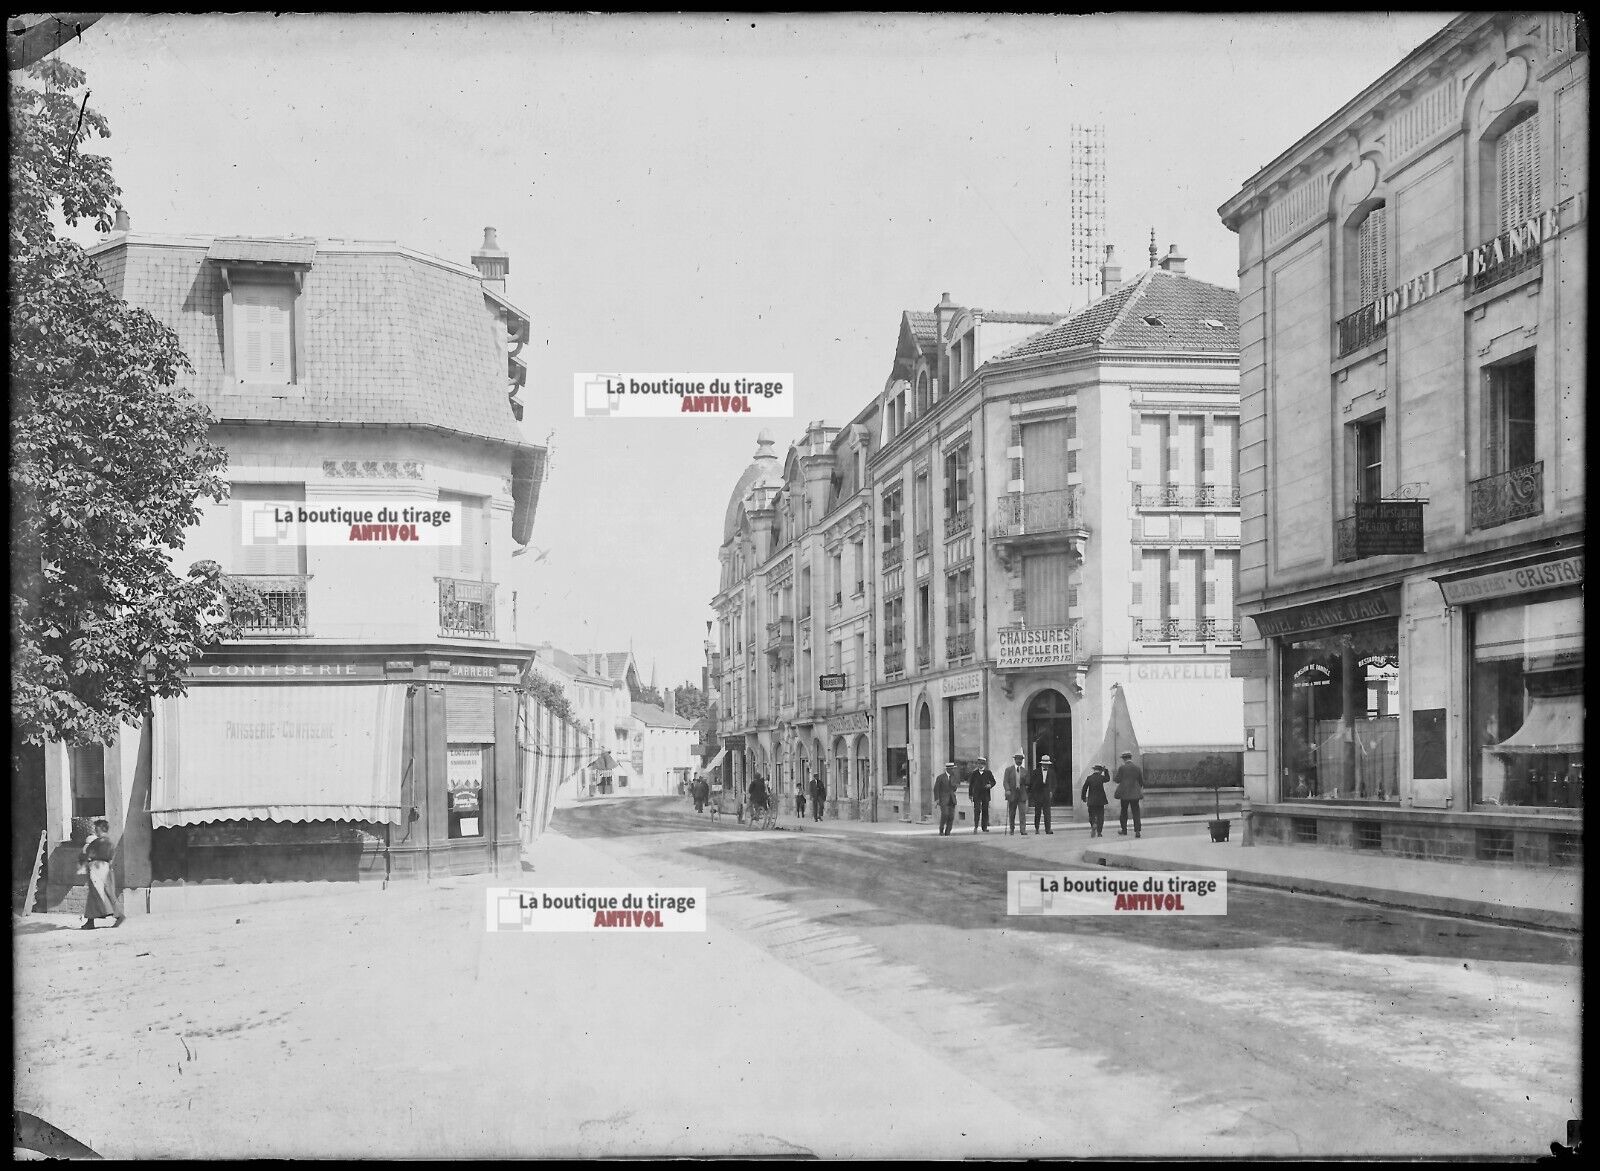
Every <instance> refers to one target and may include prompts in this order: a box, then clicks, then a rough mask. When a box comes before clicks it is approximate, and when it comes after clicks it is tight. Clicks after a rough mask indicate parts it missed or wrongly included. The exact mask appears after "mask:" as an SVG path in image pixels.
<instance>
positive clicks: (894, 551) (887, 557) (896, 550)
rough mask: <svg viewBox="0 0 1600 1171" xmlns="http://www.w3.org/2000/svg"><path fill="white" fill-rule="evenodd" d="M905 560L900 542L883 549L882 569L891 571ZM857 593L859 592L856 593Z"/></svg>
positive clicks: (903, 547) (904, 553)
mask: <svg viewBox="0 0 1600 1171" xmlns="http://www.w3.org/2000/svg"><path fill="white" fill-rule="evenodd" d="M905 559H906V547H905V544H904V543H903V542H901V541H896V542H895V543H894V544H892V545H885V546H884V547H883V567H884V568H885V569H893V568H894V567H895V566H897V565H899V564H900V563H901V562H903V561H904V560H905ZM857 592H859V591H857Z"/></svg>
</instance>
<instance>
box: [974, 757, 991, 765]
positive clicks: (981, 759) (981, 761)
mask: <svg viewBox="0 0 1600 1171" xmlns="http://www.w3.org/2000/svg"><path fill="white" fill-rule="evenodd" d="M975 759H976V760H977V762H978V763H979V764H988V763H989V758H988V757H987V756H979V757H976V758H975Z"/></svg>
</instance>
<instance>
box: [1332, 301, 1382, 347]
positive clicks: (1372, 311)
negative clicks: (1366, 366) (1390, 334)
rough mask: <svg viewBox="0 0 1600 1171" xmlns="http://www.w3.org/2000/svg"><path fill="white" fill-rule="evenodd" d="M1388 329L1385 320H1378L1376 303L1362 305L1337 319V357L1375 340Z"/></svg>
mask: <svg viewBox="0 0 1600 1171" xmlns="http://www.w3.org/2000/svg"><path fill="white" fill-rule="evenodd" d="M1387 330H1388V322H1387V321H1379V320H1378V306H1377V304H1376V303H1374V304H1371V305H1363V306H1362V307H1361V308H1359V309H1357V310H1356V311H1355V312H1354V313H1352V314H1350V316H1348V317H1341V318H1340V319H1339V357H1341V358H1342V357H1344V356H1345V355H1346V354H1353V353H1355V352H1356V351H1357V350H1359V349H1360V348H1361V347H1362V346H1365V345H1368V344H1370V343H1372V342H1375V341H1377V340H1378V339H1379V338H1380V337H1382V336H1383V335H1384V334H1385V333H1386V332H1387Z"/></svg>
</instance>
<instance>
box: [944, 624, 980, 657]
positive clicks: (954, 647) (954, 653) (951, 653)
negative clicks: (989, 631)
mask: <svg viewBox="0 0 1600 1171" xmlns="http://www.w3.org/2000/svg"><path fill="white" fill-rule="evenodd" d="M972 641H973V640H972V631H970V630H964V631H962V632H961V633H959V634H952V635H949V636H948V637H947V638H946V639H945V644H944V653H945V657H946V658H949V659H962V658H966V657H967V656H968V655H970V654H972Z"/></svg>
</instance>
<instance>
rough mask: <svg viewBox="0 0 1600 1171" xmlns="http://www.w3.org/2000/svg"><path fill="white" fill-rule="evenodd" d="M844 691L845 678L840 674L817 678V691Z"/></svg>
mask: <svg viewBox="0 0 1600 1171" xmlns="http://www.w3.org/2000/svg"><path fill="white" fill-rule="evenodd" d="M844 689H845V677H844V674H843V673H842V672H841V673H838V674H834V675H818V676H817V690H819V691H843V690H844Z"/></svg>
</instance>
